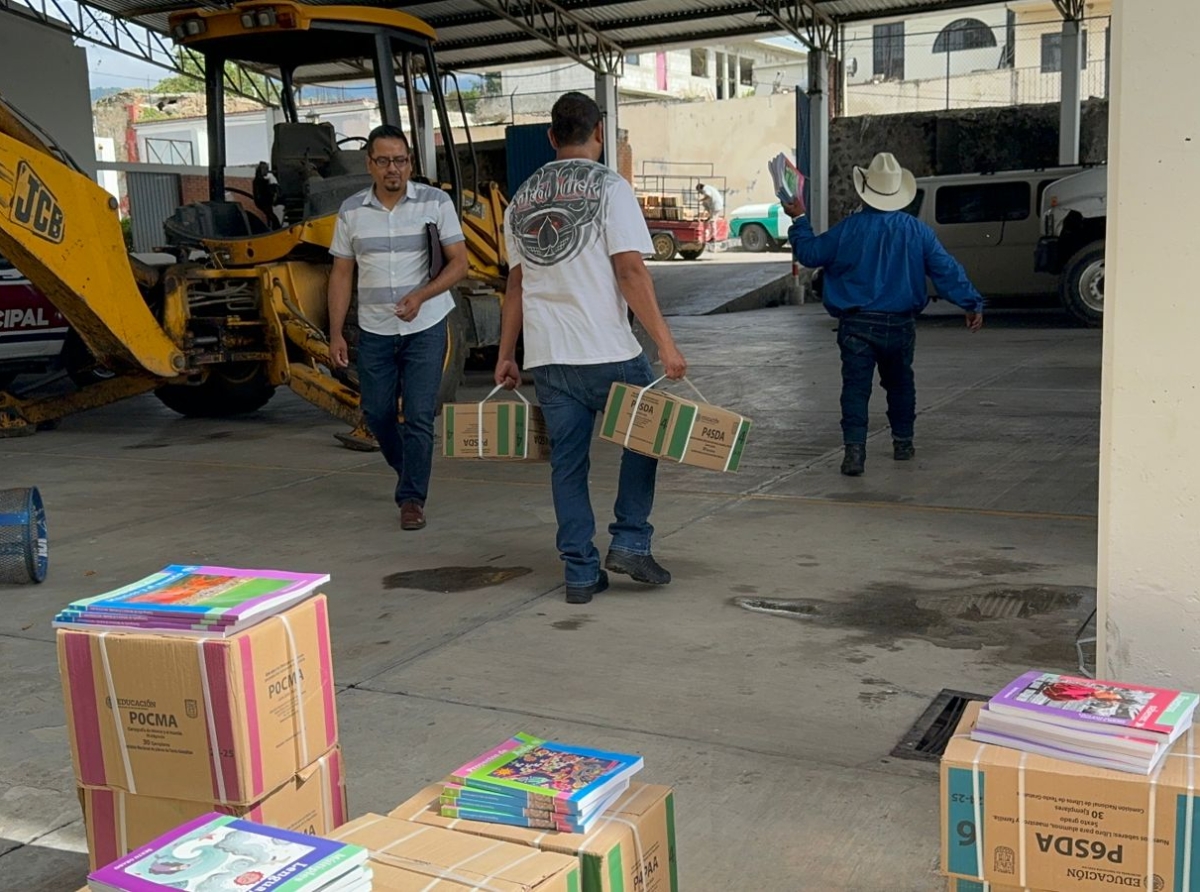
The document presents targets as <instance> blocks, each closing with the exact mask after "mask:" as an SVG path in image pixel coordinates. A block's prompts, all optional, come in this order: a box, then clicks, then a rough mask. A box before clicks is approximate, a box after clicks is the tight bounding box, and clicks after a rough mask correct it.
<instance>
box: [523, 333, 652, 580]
mask: <svg viewBox="0 0 1200 892" xmlns="http://www.w3.org/2000/svg"><path fill="white" fill-rule="evenodd" d="M531 371H532V372H533V380H534V384H535V385H536V387H537V398H538V402H539V403H541V405H542V413H543V414H544V415H545V417H546V427H547V429H548V433H549V434H550V485H551V489H552V490H553V493H554V514H555V516H556V517H557V518H558V551H559V555H560V556H561V558H562V560H563V561H564V562H565V563H566V571H565V572H566V580H567V584H568V585H592V584H593V583H595V582H596V581H597V580H598V579H599V578H600V553H599V552H598V551H597V550H596V546H595V545H594V544H592V537H593V536H595V534H596V517H595V515H594V514H593V513H592V500H591V496H590V494H589V492H588V471H589V470H590V468H591V459H590V451H591V446H592V432H593V430H594V428H595V423H596V415H597V413H599V412H603V411H604V404H605V403H606V402H607V401H608V391H609V388H610V387H611V386H612V383H613V382H614V381H620V382H623V383H626V384H632V385H634V386H636V387H644V386H645V385H647V384H649V383H650V382H651V381H653V380H654V375H653V373H652V372H651V371H650V363H649V361H648V360H647V359H646V355H645V354H642V355H640V356H638V357H637V358H635V359H630V360H628V361H626V362H605V363H600V364H597V365H545V366H539V367H537V368H534V369H531ZM657 471H658V459H656V458H650V457H649V456H645V455H641V454H639V453H637V452H631V451H629V450H628V449H626V450H624V453H623V454H622V456H621V476H620V479H619V480H618V482H617V501H616V504H615V505H614V507H613V514H614V515H615V518H616V519H615V521H614V522H613V523H612V524H611V525H609V528H608V532H609V533H610V534H611V535H612V546H611V550H612V551H624V552H628V553H630V554H650V538H651V536H653V535H654V527H652V526H651V525H650V509H651V508H652V507H653V506H654V479H655V476H656V474H657Z"/></svg>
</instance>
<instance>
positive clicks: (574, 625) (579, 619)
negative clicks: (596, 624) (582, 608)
mask: <svg viewBox="0 0 1200 892" xmlns="http://www.w3.org/2000/svg"><path fill="white" fill-rule="evenodd" d="M591 621H592V617H591V616H590V615H589V614H586V613H585V614H582V615H581V616H576V617H572V618H571V619H560V620H556V621H555V622H552V623H550V626H551V627H552V628H555V629H558V630H559V631H560V632H577V631H579V629H581V628H583V626H584V625H586V624H587V623H590V622H591Z"/></svg>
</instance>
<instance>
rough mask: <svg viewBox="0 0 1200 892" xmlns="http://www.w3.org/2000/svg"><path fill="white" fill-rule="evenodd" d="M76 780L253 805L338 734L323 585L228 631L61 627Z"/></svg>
mask: <svg viewBox="0 0 1200 892" xmlns="http://www.w3.org/2000/svg"><path fill="white" fill-rule="evenodd" d="M58 665H59V671H60V673H61V675H62V686H63V699H64V701H65V703H66V712H67V732H68V736H69V738H70V741H71V759H72V761H73V763H74V767H75V779H76V782H77V784H78V785H80V786H84V787H107V788H111V789H115V790H123V791H124V792H126V793H134V794H137V795H141V796H153V797H157V798H162V799H189V800H193V801H197V802H207V803H210V804H211V803H216V804H229V805H252V804H254V803H256V802H258V801H259V800H261V799H262V798H263V797H264V796H265V795H266V794H267V793H269V792H270V791H272V790H274V789H276V788H277V787H280V786H281V785H283V784H284V783H286V782H287V781H288V780H289V779H290V778H292V777H293V776H294V775H295V774H296V773H297V772H299V771H301V770H303V769H305V768H307V767H308V766H309V765H310V764H311V763H312V762H315V761H316V760H317V759H318V758H319V757H320V756H321V755H322V754H323V753H325V752H328V751H329V750H330V749H331V748H332V747H333V745H334V744H335V743H337V712H336V708H335V705H334V690H333V664H332V660H331V656H330V646H329V613H328V605H327V603H326V600H325V597H324V596H323V595H317V596H315V597H313V598H309V599H307V600H305V601H303V602H301V603H300V604H297V605H296V606H295V607H292V608H291V609H290V610H287V611H284V612H283V613H280V614H278V615H276V616H273V617H270V618H269V619H266V620H263V621H262V622H261V623H258V624H256V625H254V626H252V627H251V628H249V629H247V630H245V631H244V632H240V633H238V634H236V635H233V636H230V637H229V638H193V637H185V636H181V635H158V634H154V633H150V632H132V633H105V632H97V631H74V630H59V632H58Z"/></svg>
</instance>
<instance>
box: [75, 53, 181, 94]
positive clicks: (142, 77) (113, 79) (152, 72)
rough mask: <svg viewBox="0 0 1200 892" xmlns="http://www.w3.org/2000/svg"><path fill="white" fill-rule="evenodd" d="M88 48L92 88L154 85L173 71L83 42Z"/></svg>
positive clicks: (89, 74)
mask: <svg viewBox="0 0 1200 892" xmlns="http://www.w3.org/2000/svg"><path fill="white" fill-rule="evenodd" d="M82 46H83V47H84V49H86V50H87V60H88V80H89V81H90V82H91V85H92V89H93V90H94V89H97V88H100V87H123V88H126V89H128V88H131V87H152V86H154V85H155V84H157V83H158V82H159V81H160V80H162V79H163V78H164V77H169V76H170V74H171V72H169V71H167V70H166V69H165V68H160V67H159V66H157V65H151V64H149V63H148V62H143V61H141V60H140V59H133V58H130V57H129V56H126V55H125V54H124V53H118V52H116V51H115V50H109V49H105V48H103V47H98V46H95V45H94V44H90V43H82Z"/></svg>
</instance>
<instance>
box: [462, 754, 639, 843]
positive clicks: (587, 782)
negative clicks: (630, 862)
mask: <svg viewBox="0 0 1200 892" xmlns="http://www.w3.org/2000/svg"><path fill="white" fill-rule="evenodd" d="M643 765H644V762H643V760H642V757H641V756H634V755H627V754H625V753H609V752H604V751H602V750H593V749H587V748H585V747H578V746H568V745H566V744H562V743H555V742H553V741H549V740H542V739H540V738H537V737H531V736H530V735H528V734H518V735H516V736H515V737H513V738H510V739H509V740H507V741H505V742H504V743H502V744H501V745H500V746H498V747H496V748H495V749H493V750H489V751H488V752H486V753H484V754H483V755H481V756H479V757H478V758H476V759H473V760H472V761H470V762H468V763H467V764H466V765H464V766H462V767H461V768H460V769H458V770H457V771H455V772H454V773H453V774H452V775H451V776H450V778H449V779H448V780H447V781H446V782H445V784H444V786H443V788H442V796H441V813H442V815H444V816H445V817H449V818H464V819H466V820H471V821H486V822H490V823H493V824H511V825H513V826H517V827H535V828H539V829H543V830H556V831H559V832H562V833H588V832H589V831H590V830H591V829H592V827H594V826H595V825H596V822H597V821H598V820H599V819H600V817H601V815H602V814H603V813H604V811H605V810H606V809H607V808H608V807H609V806H610V805H612V804H613V803H614V802H615V801H616V800H617V799H618V798H619V797H620V795H621V794H622V793H623V792H625V790H626V789H627V788H628V787H629V779H630V778H631V777H633V775H635V774H636V773H637V772H639V771H641V770H642V767H643Z"/></svg>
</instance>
